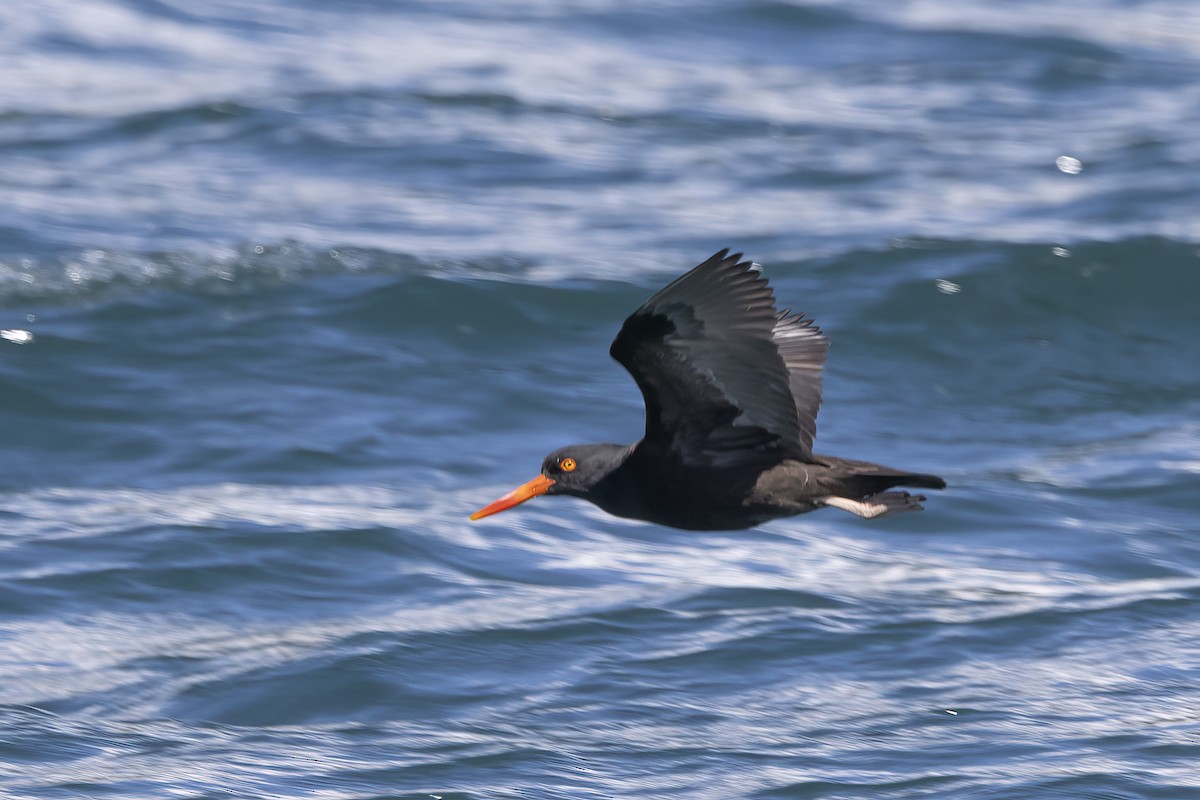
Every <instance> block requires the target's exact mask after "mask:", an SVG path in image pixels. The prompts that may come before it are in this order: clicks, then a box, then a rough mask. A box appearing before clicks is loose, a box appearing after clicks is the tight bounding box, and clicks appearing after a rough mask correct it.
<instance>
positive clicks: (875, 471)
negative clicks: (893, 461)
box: [816, 456, 946, 495]
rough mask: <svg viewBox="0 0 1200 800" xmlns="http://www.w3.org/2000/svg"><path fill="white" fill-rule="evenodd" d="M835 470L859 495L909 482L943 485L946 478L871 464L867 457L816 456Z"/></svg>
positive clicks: (934, 486)
mask: <svg viewBox="0 0 1200 800" xmlns="http://www.w3.org/2000/svg"><path fill="white" fill-rule="evenodd" d="M816 458H817V459H818V460H819V461H821V462H823V463H825V464H826V465H827V466H829V467H831V468H832V469H834V470H835V471H837V472H840V473H842V475H843V477H842V480H843V482H844V483H845V484H846V485H847V488H848V489H849V490H850V493H851V494H858V493H860V492H861V494H862V495H870V494H877V493H879V492H886V491H887V490H888V489H890V488H892V487H893V486H911V487H914V488H917V489H945V488H946V481H944V480H942V478H940V477H938V476H937V475H929V474H926V473H923V472H907V471H905V470H901V469H893V468H892V467H885V466H883V465H882V464H872V463H870V462H869V461H852V460H850V459H847V458H834V457H831V456H817V457H816Z"/></svg>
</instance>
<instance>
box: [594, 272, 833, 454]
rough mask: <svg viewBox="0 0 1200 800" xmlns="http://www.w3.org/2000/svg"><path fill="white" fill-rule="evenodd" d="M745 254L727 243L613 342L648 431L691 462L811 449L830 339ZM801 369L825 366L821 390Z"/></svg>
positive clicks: (631, 321)
mask: <svg viewBox="0 0 1200 800" xmlns="http://www.w3.org/2000/svg"><path fill="white" fill-rule="evenodd" d="M741 258H742V256H741V254H740V253H735V254H733V255H729V251H728V250H727V249H726V250H722V251H721V252H719V253H717V254H716V255H714V256H713V257H712V258H710V259H708V260H707V261H705V262H704V263H702V264H700V265H699V266H697V267H695V268H694V269H693V270H691V271H690V272H688V273H687V274H685V275H683V276H682V277H680V278H679V279H677V280H675V281H674V282H672V283H671V284H670V285H668V286H667V287H666V288H665V289H663V290H662V291H660V292H659V293H658V294H656V295H654V296H653V297H651V298H650V299H649V300H647V301H646V303H645V304H644V305H642V307H641V308H639V309H638V310H637V311H635V312H634V313H633V314H632V315H631V316H630V317H629V318H628V319H627V320H625V324H624V325H623V326H622V327H621V331H620V333H618V334H617V338H616V339H615V340H614V341H613V344H612V348H611V350H610V353H611V354H612V357H613V358H615V359H616V360H617V361H618V362H620V363H621V365H622V366H624V367H625V368H626V369H627V370H629V373H630V374H631V375H632V376H633V379H634V380H635V381H637V385H638V388H640V389H641V390H642V396H643V397H644V398H645V401H646V436H645V440H646V441H647V442H652V443H654V444H656V445H658V446H661V447H665V448H668V449H670V450H671V451H672V452H674V453H675V454H676V455H677V456H678V457H679V458H680V459H681V460H683V461H684V462H685V463H692V464H704V465H717V466H729V465H734V464H738V463H742V462H745V461H751V460H753V461H761V460H763V459H765V458H782V457H783V456H784V455H789V456H792V457H797V456H799V457H808V456H810V455H811V443H812V430H813V427H814V426H813V421H812V417H814V416H815V414H816V405H817V404H819V402H820V382H819V372H820V363H821V361H822V360H823V356H824V349H823V347H822V345H821V343H822V342H825V339H824V337H823V336H821V334H820V331H819V330H817V329H816V328H815V327H812V325H811V321H809V320H805V319H803V318H801V317H795V316H787V315H780V314H777V313H776V310H775V297H774V295H773V293H772V292H771V288H770V286H768V285H767V281H766V279H765V278H763V277H762V275H761V274H760V273H759V272H758V271H757V270H755V269H754V268H753V265H752V264H751V263H750V262H749V261H742V260H741ZM793 368H794V369H795V370H796V374H797V375H807V374H808V373H810V372H812V371H813V370H814V369H815V370H816V372H815V375H816V377H817V382H816V383H815V389H814V388H813V384H812V381H811V378H810V379H807V382H799V383H796V384H794V383H793V380H792V377H791V375H790V374H789V370H791V369H793ZM797 380H799V379H797ZM797 385H799V386H801V389H802V391H801V392H800V394H799V395H797V396H799V397H802V398H803V399H802V402H803V403H804V406H803V408H804V413H805V414H806V415H807V416H805V417H802V416H801V414H800V413H798V411H797V403H796V400H795V399H794V397H793V393H794V392H796V391H797V389H796V386H797ZM810 407H811V410H810Z"/></svg>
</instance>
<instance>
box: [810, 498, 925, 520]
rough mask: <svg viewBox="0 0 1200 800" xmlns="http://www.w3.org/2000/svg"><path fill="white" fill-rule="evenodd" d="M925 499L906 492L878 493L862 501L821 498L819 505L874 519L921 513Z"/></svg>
mask: <svg viewBox="0 0 1200 800" xmlns="http://www.w3.org/2000/svg"><path fill="white" fill-rule="evenodd" d="M924 499H925V495H923V494H909V493H908V492H880V493H879V494H873V495H871V496H870V497H864V498H863V499H862V500H850V499H849V498H846V497H836V496H833V495H831V496H829V497H822V498H821V499H820V501H819V502H820V503H822V504H824V505H827V506H832V507H834V508H840V509H841V510H842V511H849V512H850V513H851V514H857V515H858V516H860V517H862V518H864V519H875V518H876V517H882V516H884V515H886V514H899V513H900V512H902V511H921V510H922V509H923V508H924V506H922V505H921V501H922V500H924Z"/></svg>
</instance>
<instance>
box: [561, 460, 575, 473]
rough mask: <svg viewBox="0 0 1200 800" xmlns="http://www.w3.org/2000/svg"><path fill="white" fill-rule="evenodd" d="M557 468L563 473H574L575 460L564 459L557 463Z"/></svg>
mask: <svg viewBox="0 0 1200 800" xmlns="http://www.w3.org/2000/svg"><path fill="white" fill-rule="evenodd" d="M558 468H559V469H561V470H562V471H563V472H574V471H575V459H573V458H564V459H563V460H562V461H560V462H558Z"/></svg>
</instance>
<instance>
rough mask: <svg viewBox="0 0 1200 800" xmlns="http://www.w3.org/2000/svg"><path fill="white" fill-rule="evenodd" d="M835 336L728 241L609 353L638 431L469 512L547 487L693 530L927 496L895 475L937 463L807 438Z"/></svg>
mask: <svg viewBox="0 0 1200 800" xmlns="http://www.w3.org/2000/svg"><path fill="white" fill-rule="evenodd" d="M828 349H829V340H828V339H827V338H826V337H825V335H824V334H823V333H821V330H820V329H819V328H818V327H817V326H816V325H814V324H813V321H812V320H811V319H808V318H806V317H804V316H803V315H802V314H792V313H791V312H790V311H787V310H784V311H776V309H775V297H774V294H773V293H772V291H771V288H770V286H768V284H767V280H766V278H764V277H763V276H762V274H761V273H759V272H758V271H757V270H756V269H754V267H753V265H752V264H751V263H750V262H749V261H742V260H741V254H740V253H736V254H734V255H729V251H728V250H722V251H721V252H719V253H717V254H716V255H714V256H713V257H712V258H710V259H708V260H707V261H705V262H704V263H702V264H700V265H699V266H697V267H695V268H694V269H692V270H691V271H690V272H688V273H687V274H685V275H683V276H682V277H680V278H678V279H676V280H675V281H673V282H672V283H671V284H670V285H668V286H667V287H666V288H665V289H663V290H662V291H660V292H658V293H657V294H656V295H654V296H653V297H651V298H650V299H649V300H647V301H646V303H645V304H643V305H642V307H641V308H639V309H638V310H637V311H635V312H633V314H632V315H631V316H630V317H629V318H628V319H627V320H625V324H624V325H622V326H621V331H620V333H618V334H617V338H616V339H615V340H613V343H612V348H611V349H610V351H609V352H610V353H611V355H612V357H613V358H615V359H616V360H617V361H618V362H620V363H621V365H622V366H624V367H625V368H626V369H627V370H629V373H630V374H631V375H632V376H633V379H634V380H635V381H636V382H637V385H638V388H639V389H641V390H642V395H643V397H644V398H645V401H646V433H645V435H644V436H643V437H642V440H641V441H640V442H638V443H637V444H633V445H616V444H587V445H573V446H571V447H564V448H562V449H560V450H556V451H554V452H553V453H551V454H550V455H548V456H546V460H545V461H544V462H543V463H542V473H541V475H539V476H538V477H537V478H534V479H533V480H532V481H530V482H529V483H526V484H524V485H523V486H521V487H519V488H517V489H515V490H514V491H512V492H510V493H509V494H507V495H505V496H504V497H502V498H500V499H499V500H497V501H496V502H494V503H492V504H490V505H488V506H486V507H484V508H482V509H480V510H479V511H477V512H475V514H473V515H472V516H471V519H479V518H480V517H485V516H488V515H489V514H494V513H496V512H498V511H503V510H505V509H507V508H511V507H513V506H515V505H517V504H519V503H523V502H525V501H526V500H528V499H530V498H532V497H535V496H537V495H539V494H567V495H573V496H575V497H582V498H584V499H585V500H590V501H591V502H593V503H595V504H596V505H597V506H599V507H600V508H602V509H604V510H605V511H607V512H609V513H610V514H615V515H617V516H620V517H631V518H633V519H642V520H647V521H649V522H657V523H659V524H661V525H670V526H672V527H675V528H686V529H691V530H726V529H736V528H749V527H753V526H754V525H758V524H760V523H762V522H766V521H767V520H769V519H774V518H776V517H786V516H791V515H793V514H802V513H804V512H806V511H812V510H813V509H816V508H819V507H821V506H834V507H836V508H841V509H843V510H845V511H850V512H852V513H854V514H858V515H859V516H863V517H877V516H882V515H884V514H887V513H894V512H898V511H911V510H919V509H920V508H921V505H920V501H922V500H924V499H925V498H924V497H921V496H913V495H910V494H908V493H907V492H890V491H888V490H889V489H891V488H892V487H894V486H912V487H920V488H925V489H942V488H945V485H946V483H945V481H943V480H942V479H941V478H939V477H937V476H936V475H923V474H919V473H911V472H905V471H903V470H896V469H892V468H891V467H884V466H880V465H879V464H871V463H868V462H865V461H850V460H848V459H843V458H834V457H832V456H823V455H816V454H814V453H813V452H812V444H813V436H814V435H815V433H816V417H817V410H818V409H819V408H820V405H821V368H822V366H823V365H824V363H825V353H826V351H827V350H828Z"/></svg>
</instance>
